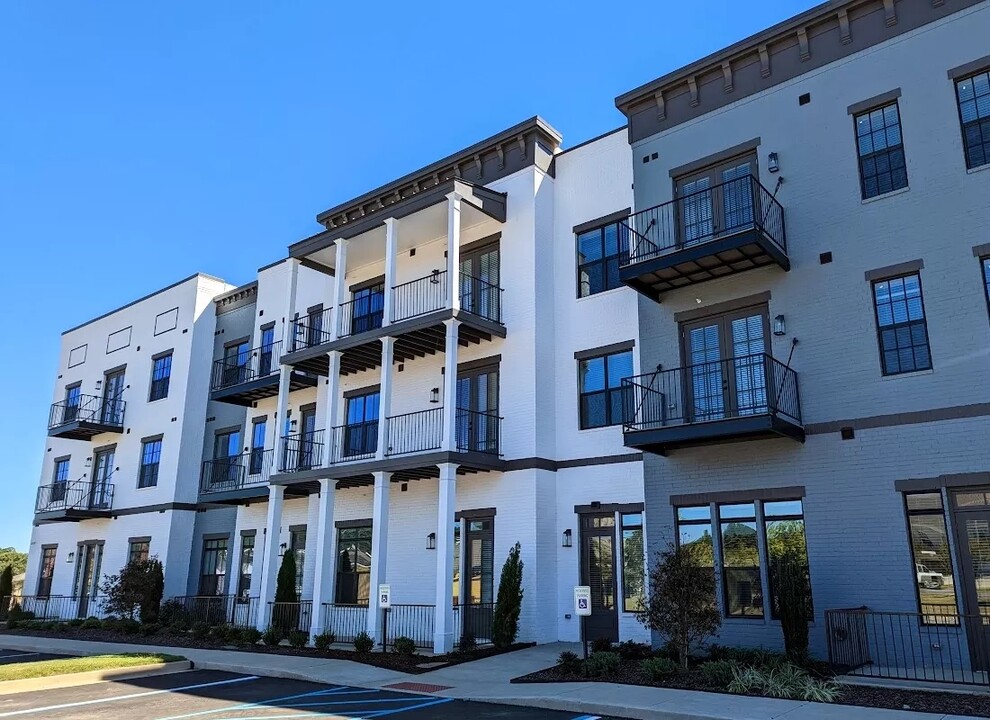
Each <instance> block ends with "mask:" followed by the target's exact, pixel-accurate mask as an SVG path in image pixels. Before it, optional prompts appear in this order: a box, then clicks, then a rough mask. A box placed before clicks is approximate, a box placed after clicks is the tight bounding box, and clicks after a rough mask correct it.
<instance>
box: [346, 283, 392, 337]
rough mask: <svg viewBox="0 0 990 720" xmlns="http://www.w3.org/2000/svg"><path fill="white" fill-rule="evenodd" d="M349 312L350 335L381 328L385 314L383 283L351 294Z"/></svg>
mask: <svg viewBox="0 0 990 720" xmlns="http://www.w3.org/2000/svg"><path fill="white" fill-rule="evenodd" d="M352 300H353V301H354V304H353V306H352V310H351V335H357V334H358V333H363V332H368V331H369V330H375V329H377V328H380V327H381V326H382V316H383V314H384V312H385V283H383V282H382V283H378V284H377V285H372V286H371V287H366V288H361V289H360V290H355V291H354V292H353V297H352Z"/></svg>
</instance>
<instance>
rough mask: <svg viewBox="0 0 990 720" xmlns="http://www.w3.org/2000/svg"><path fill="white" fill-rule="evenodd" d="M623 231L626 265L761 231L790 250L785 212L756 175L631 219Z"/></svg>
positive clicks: (645, 212) (705, 190)
mask: <svg viewBox="0 0 990 720" xmlns="http://www.w3.org/2000/svg"><path fill="white" fill-rule="evenodd" d="M619 226H620V229H621V230H624V231H625V232H626V233H628V246H629V254H628V258H626V257H623V259H622V264H623V265H626V264H631V263H637V262H643V261H645V260H651V259H653V258H655V257H658V256H660V255H663V254H665V253H668V252H675V251H677V250H682V249H684V248H686V247H691V246H694V245H701V244H703V243H707V242H711V241H714V240H718V239H720V238H723V237H727V236H729V235H734V234H736V233H740V232H745V231H747V230H756V231H758V232H760V233H761V234H762V235H763V236H764V237H766V238H767V239H769V240H770V241H771V242H773V243H774V244H775V245H776V246H777V247H778V248H779V249H780V250H781V252H786V250H787V240H786V237H785V232H784V209H783V207H781V205H780V203H778V202H777V200H776V199H775V198H774V196H773V193H771V192H770V191H769V190H767V189H766V188H765V187H763V186H762V185H761V184H760V182H759V180H757V179H756V177H755V176H753V175H744V176H741V177H737V178H734V179H732V180H729V181H727V182H723V183H720V184H718V185H712V186H710V187H706V188H701V189H698V190H696V191H694V192H691V193H687V194H685V195H683V196H681V197H679V198H676V199H675V200H671V201H670V202H666V203H663V204H662V205H657V206H656V207H652V208H649V209H647V210H642V211H640V212H638V213H635V214H634V215H631V216H630V217H629V219H628V220H627V221H625V222H624V223H619Z"/></svg>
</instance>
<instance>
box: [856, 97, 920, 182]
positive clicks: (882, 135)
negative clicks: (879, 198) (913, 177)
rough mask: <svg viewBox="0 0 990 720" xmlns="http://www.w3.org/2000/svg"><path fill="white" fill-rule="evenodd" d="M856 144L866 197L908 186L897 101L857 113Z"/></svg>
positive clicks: (860, 174)
mask: <svg viewBox="0 0 990 720" xmlns="http://www.w3.org/2000/svg"><path fill="white" fill-rule="evenodd" d="M856 147H857V151H858V153H859V176H860V182H861V190H862V196H863V199H864V200H865V199H868V198H871V197H874V196H876V195H881V194H883V193H888V192H892V191H894V190H899V189H901V188H904V187H907V184H908V182H907V171H906V169H905V163H904V146H903V139H902V137H901V122H900V117H899V114H898V110H897V103H896V102H895V103H891V104H890V105H887V106H886V107H883V108H879V109H877V110H873V111H871V112H869V113H864V114H862V115H858V116H856Z"/></svg>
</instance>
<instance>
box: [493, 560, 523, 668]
mask: <svg viewBox="0 0 990 720" xmlns="http://www.w3.org/2000/svg"><path fill="white" fill-rule="evenodd" d="M520 550H521V548H520V546H519V543H516V544H515V545H514V546H513V547H512V549H511V550H509V556H508V557H507V558H506V559H505V564H504V565H503V566H502V575H501V577H500V578H499V581H498V598H497V599H496V601H495V617H494V620H493V628H492V634H493V637H492V640H493V641H494V643H495V647H499V648H503V647H508V646H509V645H511V644H512V643H514V642H515V641H516V636H518V635H519V613H520V611H521V610H522V601H523V587H522V579H523V561H522V560H521V559H520V557H519V553H520Z"/></svg>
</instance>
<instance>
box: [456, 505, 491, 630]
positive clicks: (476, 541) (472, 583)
mask: <svg viewBox="0 0 990 720" xmlns="http://www.w3.org/2000/svg"><path fill="white" fill-rule="evenodd" d="M461 555H462V556H463V558H464V572H463V573H462V575H461V577H463V578H465V579H466V580H467V584H466V586H465V588H464V607H463V608H462V609H461V612H462V613H463V614H464V616H463V617H464V621H463V622H464V634H470V635H471V637H473V638H474V639H475V640H477V641H479V642H488V641H490V640H491V639H492V637H491V636H492V623H493V621H494V613H495V593H494V585H495V583H494V580H495V520H494V518H479V519H476V520H468V521H467V533H466V542H465V543H464V551H463V552H462V553H461Z"/></svg>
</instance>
